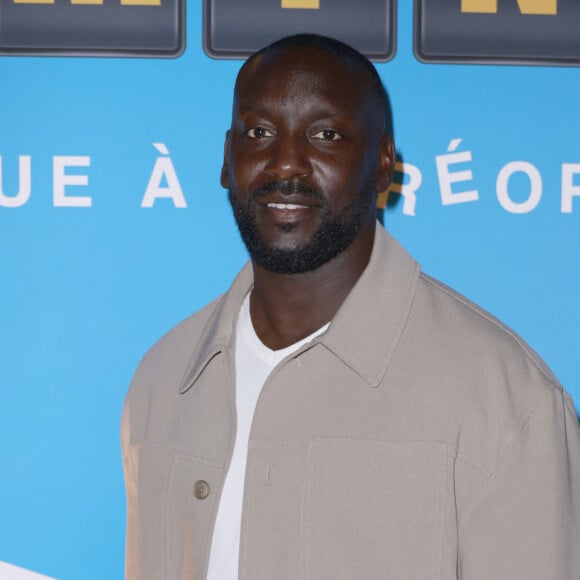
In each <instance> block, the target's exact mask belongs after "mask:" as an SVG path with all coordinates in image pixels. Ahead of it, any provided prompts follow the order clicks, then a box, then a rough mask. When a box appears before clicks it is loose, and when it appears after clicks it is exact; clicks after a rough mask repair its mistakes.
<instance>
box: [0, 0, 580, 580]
mask: <svg viewBox="0 0 580 580" xmlns="http://www.w3.org/2000/svg"><path fill="white" fill-rule="evenodd" d="M579 27H580V4H579V3H578V2H577V0H416V1H415V2H414V4H413V3H411V2H398V3H397V2H396V1H395V0H367V1H366V2H364V3H360V2H354V1H352V2H344V1H340V0H206V1H205V2H203V3H202V2H195V1H191V2H190V3H189V4H187V6H185V0H0V88H1V91H0V95H1V97H0V98H1V103H2V106H1V107H0V397H1V400H0V434H1V443H0V465H2V475H1V477H0V522H2V525H1V526H0V561H1V562H2V564H1V567H0V570H1V573H0V577H2V578H6V579H11V578H19V579H26V578H30V579H32V578H40V577H43V578H44V577H48V578H56V579H59V580H103V579H104V578H106V579H107V580H109V579H117V578H119V579H120V578H122V576H123V551H124V526H125V497H124V487H123V477H122V468H121V456H120V448H119V421H120V417H121V410H122V404H123V398H124V395H125V392H126V389H127V386H128V383H129V380H130V378H131V375H132V373H133V371H134V369H135V366H136V365H137V362H138V361H139V358H140V357H141V355H142V354H143V353H144V352H145V351H146V350H147V348H148V347H149V346H151V344H152V343H153V342H154V341H155V340H156V339H157V338H158V337H159V336H160V335H161V334H163V333H164V332H165V331H166V330H168V329H169V328H170V327H171V326H173V325H174V324H176V323H177V322H178V321H180V320H181V319H183V318H184V317H185V316H187V315H189V314H190V313H192V312H193V311H195V310H197V309H198V308H200V307H201V306H202V305H204V304H205V303H207V302H208V301H209V300H211V299H212V298H213V297H215V296H216V295H217V294H219V293H221V292H223V291H224V290H225V289H226V288H227V287H228V285H229V283H230V282H231V280H232V278H233V277H234V275H235V273H236V272H237V271H238V270H239V268H240V267H241V266H242V264H243V263H244V262H245V261H246V260H247V255H246V252H245V249H244V248H243V246H242V244H241V242H240V241H239V239H238V234H237V231H236V229H235V225H234V221H233V219H232V216H231V212H230V209H229V206H228V202H227V196H226V193H225V191H224V190H222V188H221V187H220V185H219V172H220V166H221V156H222V147H223V138H224V134H225V131H226V129H227V128H228V125H229V120H230V111H231V95H232V88H233V82H234V78H235V75H236V73H237V71H238V69H239V67H240V64H241V62H242V61H241V59H242V58H245V57H246V56H247V55H248V54H249V53H251V52H252V51H254V50H255V49H257V48H259V47H261V46H262V45H264V44H265V43H267V42H269V41H271V40H273V39H274V38H277V37H280V36H283V35H286V34H290V33H294V32H299V31H306V32H320V33H324V34H329V35H333V36H336V37H338V38H340V39H342V40H345V41H346V42H349V43H351V44H353V45H354V46H356V47H357V48H359V49H360V50H362V51H363V52H365V53H366V54H367V55H368V56H369V57H371V58H372V59H373V60H375V62H376V66H377V68H378V70H379V72H380V74H381V76H382V78H383V80H384V82H385V84H386V86H387V88H388V90H389V92H390V95H391V99H392V104H393V111H394V120H395V136H396V141H397V149H398V153H399V163H398V165H397V170H398V171H397V176H396V177H397V179H396V183H395V184H394V185H393V186H392V188H391V192H390V193H389V194H388V195H387V193H385V192H384V193H382V194H381V196H380V198H379V205H380V207H379V210H378V211H379V214H380V217H381V219H382V221H383V223H384V225H385V227H386V228H387V229H389V230H390V231H391V232H392V233H393V234H394V235H395V236H396V237H397V238H398V239H399V240H400V241H401V242H402V243H403V245H405V247H406V248H407V249H408V250H409V251H410V252H411V253H412V254H413V255H414V257H415V258H416V259H417V260H418V261H419V262H420V263H421V264H422V266H423V269H424V270H425V271H426V272H427V273H429V274H431V275H433V276H435V277H437V278H440V279H442V280H443V281H445V282H446V283H448V284H450V285H451V286H454V287H455V288H457V289H458V290H459V291H461V292H462V293H464V294H466V295H467V296H468V297H469V298H471V299H472V300H474V301H476V302H477V303H479V304H481V305H482V306H483V307H484V308H486V309H488V310H489V311H491V312H492V313H493V314H494V315H496V316H498V317H499V318H501V319H502V320H504V321H505V322H506V323H507V324H508V325H510V326H511V327H513V328H514V329H515V330H516V331H517V332H518V333H519V334H521V335H522V336H523V337H524V338H525V339H526V340H527V341H528V342H529V343H530V344H531V346H532V347H533V348H534V349H535V350H537V351H538V352H539V353H540V355H541V356H542V357H543V358H544V359H545V360H546V362H547V363H548V364H549V365H550V366H551V368H552V369H553V370H554V372H555V373H556V375H557V376H558V377H559V378H560V380H561V381H562V383H563V384H564V386H565V387H566V388H567V389H568V391H569V392H570V393H571V394H572V396H573V397H574V399H575V401H576V404H577V405H578V403H579V402H580V355H579V352H580V300H579V298H578V297H579V296H580V145H579V143H578V131H579V130H580V105H579V103H580V70H579V69H578V68H577V66H578V65H579V64H580V35H578V32H577V31H578V29H579Z"/></svg>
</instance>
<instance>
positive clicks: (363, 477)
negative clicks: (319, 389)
mask: <svg viewBox="0 0 580 580" xmlns="http://www.w3.org/2000/svg"><path fill="white" fill-rule="evenodd" d="M445 477H446V446H445V443H440V442H397V441H396V442H392V441H376V440H362V439H313V440H312V441H311V442H310V446H309V451H308V459H307V471H306V477H305V482H304V489H303V500H302V514H301V526H300V540H301V562H300V567H301V580H347V579H348V580H354V579H359V578H364V579H365V580H375V579H379V578H380V579H382V580H387V579H388V580H397V579H401V580H427V579H430V578H438V577H439V571H440V567H441V552H442V545H443V534H444V530H443V525H444V508H445V495H446V493H445V488H446V481H445Z"/></svg>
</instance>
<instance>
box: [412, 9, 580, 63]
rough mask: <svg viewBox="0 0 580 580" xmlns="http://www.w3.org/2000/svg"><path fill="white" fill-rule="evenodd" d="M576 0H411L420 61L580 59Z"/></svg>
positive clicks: (522, 61) (574, 61)
mask: <svg viewBox="0 0 580 580" xmlns="http://www.w3.org/2000/svg"><path fill="white" fill-rule="evenodd" d="M579 30H580V2H579V1H578V0H415V38H414V44H415V54H416V56H417V58H418V59H419V60H421V61H424V62H481V63H505V64H541V65H578V64H580V33H579Z"/></svg>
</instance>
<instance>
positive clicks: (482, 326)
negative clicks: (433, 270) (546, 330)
mask: <svg viewBox="0 0 580 580" xmlns="http://www.w3.org/2000/svg"><path fill="white" fill-rule="evenodd" d="M414 311H415V314H416V315H417V316H418V318H419V319H420V321H421V324H422V325H423V326H425V327H428V328H429V332H430V334H431V338H432V340H431V345H432V347H436V345H437V344H438V345H439V346H440V348H443V349H447V350H448V351H449V352H450V353H452V352H455V353H456V354H457V355H458V356H459V355H460V357H461V358H458V356H457V357H454V364H455V365H456V366H458V367H459V368H460V369H463V370H464V371H466V370H467V368H469V367H470V368H472V369H474V370H478V371H479V372H481V371H482V370H483V368H488V369H489V371H490V372H492V371H493V372H495V373H496V377H495V378H496V379H497V382H500V383H501V382H502V381H501V378H502V377H504V376H506V377H507V376H509V377H510V378H512V379H516V378H518V379H519V380H518V381H516V382H517V383H520V384H522V383H528V382H529V380H530V379H534V381H532V383H533V385H535V386H536V387H537V388H539V389H548V390H549V391H551V390H552V389H553V388H560V389H561V387H560V385H559V382H558V380H557V378H556V377H555V376H554V374H553V373H552V371H551V370H550V369H549V368H548V366H547V365H546V363H545V362H544V361H543V360H542V359H541V357H540V356H539V355H538V354H537V353H536V352H535V351H534V349H533V348H532V347H531V346H530V345H529V344H528V343H527V342H526V341H525V340H524V339H523V338H522V337H521V336H520V335H519V334H517V332H515V331H514V330H513V329H511V328H509V327H508V326H507V325H505V324H504V323H503V322H501V321H500V320H498V319H497V318H496V317H495V316H493V315H492V314H490V313H489V312H487V311H486V310H484V309H483V308H481V307H480V306H478V305H477V304H475V303H473V302H472V301H471V300H469V299H468V298H466V297H465V296H463V295H462V294H460V293H459V292H457V291H455V290H453V289H452V288H450V287H449V286H447V285H445V284H443V283H442V282H440V281H438V280H435V279H434V278H431V277H430V276H427V275H426V274H421V276H420V278H419V284H418V287H417V294H416V300H415V308H414ZM438 340H440V341H442V343H441V342H439V343H438V342H437V341H438ZM473 378H476V377H473ZM526 379H528V380H526ZM533 385H530V386H533ZM528 394H529V393H528Z"/></svg>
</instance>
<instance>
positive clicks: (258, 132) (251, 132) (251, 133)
mask: <svg viewBox="0 0 580 580" xmlns="http://www.w3.org/2000/svg"><path fill="white" fill-rule="evenodd" d="M246 135H247V136H248V137H249V138H250V139H264V138H265V137H273V133H272V132H271V131H268V129H266V128H264V127H252V128H251V129H248V130H247V131H246Z"/></svg>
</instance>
